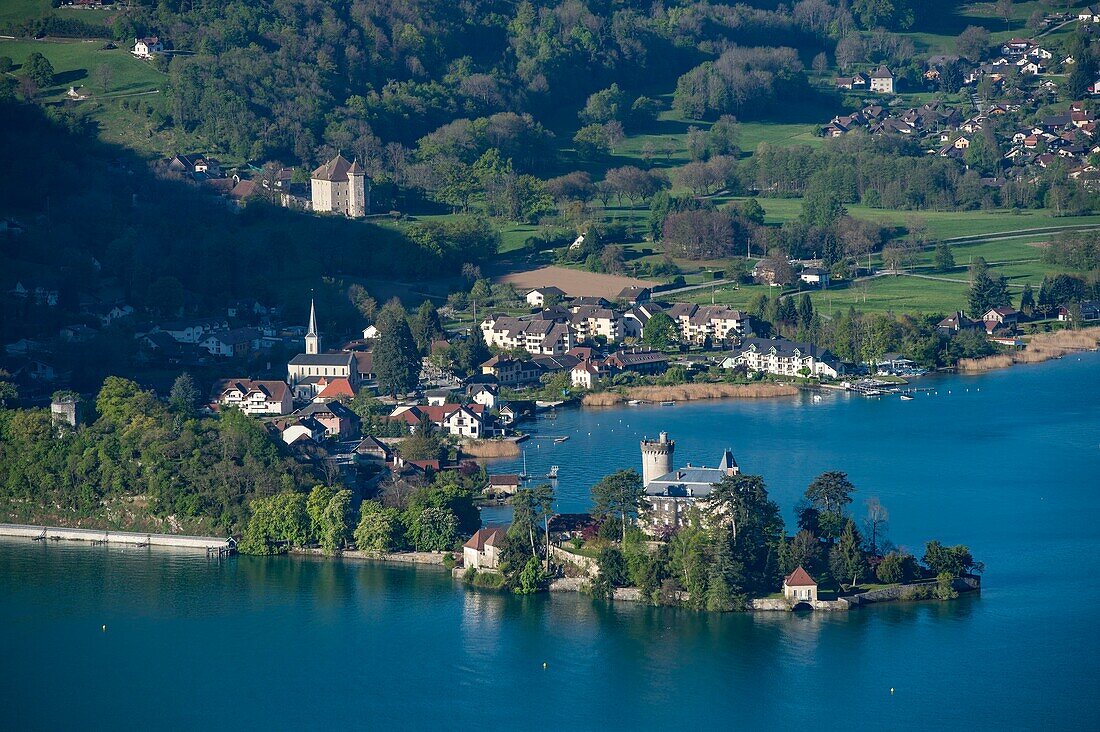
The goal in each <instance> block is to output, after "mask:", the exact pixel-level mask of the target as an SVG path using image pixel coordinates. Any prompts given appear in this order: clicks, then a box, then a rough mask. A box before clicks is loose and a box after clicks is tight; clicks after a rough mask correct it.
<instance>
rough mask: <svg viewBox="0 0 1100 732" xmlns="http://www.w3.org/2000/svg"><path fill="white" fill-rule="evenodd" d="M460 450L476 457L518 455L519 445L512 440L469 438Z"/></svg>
mask: <svg viewBox="0 0 1100 732" xmlns="http://www.w3.org/2000/svg"><path fill="white" fill-rule="evenodd" d="M461 449H462V452H463V453H464V454H466V455H469V456H471V457H476V458H498V457H518V456H519V445H518V444H517V443H515V442H513V441H512V440H471V441H470V442H465V443H463V444H462V446H461Z"/></svg>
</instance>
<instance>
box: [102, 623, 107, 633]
mask: <svg viewBox="0 0 1100 732" xmlns="http://www.w3.org/2000/svg"><path fill="white" fill-rule="evenodd" d="M103 632H104V633H106V632H107V626H106V625H104V626H103Z"/></svg>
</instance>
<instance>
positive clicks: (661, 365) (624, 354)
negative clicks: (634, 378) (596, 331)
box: [603, 348, 668, 376]
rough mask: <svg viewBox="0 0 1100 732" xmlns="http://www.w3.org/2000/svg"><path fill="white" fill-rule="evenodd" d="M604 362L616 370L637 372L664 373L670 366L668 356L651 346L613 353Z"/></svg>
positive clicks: (646, 373) (647, 373)
mask: <svg viewBox="0 0 1100 732" xmlns="http://www.w3.org/2000/svg"><path fill="white" fill-rule="evenodd" d="M603 362H604V364H605V365H606V366H607V367H608V368H609V369H613V370H616V371H633V372H634V373H637V374H642V375H644V376H646V375H655V374H663V373H664V372H665V370H666V369H667V368H668V356H666V355H665V354H663V353H661V352H660V351H654V350H652V349H650V348H627V349H623V350H620V351H616V352H615V353H612V354H611V355H610V356H608V357H607V358H605V359H604V361H603Z"/></svg>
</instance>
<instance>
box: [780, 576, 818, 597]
mask: <svg viewBox="0 0 1100 732" xmlns="http://www.w3.org/2000/svg"><path fill="white" fill-rule="evenodd" d="M783 597H785V598H786V599H788V600H790V601H791V602H793V603H799V602H807V603H815V602H817V582H814V579H813V577H811V576H810V575H809V573H808V572H806V570H804V569H803V568H802V567H797V568H795V570H794V571H793V572H791V573H790V574H789V575H787V577H786V578H785V579H784V580H783Z"/></svg>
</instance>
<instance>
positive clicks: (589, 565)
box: [550, 544, 600, 577]
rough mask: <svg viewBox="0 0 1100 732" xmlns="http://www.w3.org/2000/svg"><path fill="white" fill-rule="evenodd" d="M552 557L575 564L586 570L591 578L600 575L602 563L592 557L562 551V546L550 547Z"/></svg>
mask: <svg viewBox="0 0 1100 732" xmlns="http://www.w3.org/2000/svg"><path fill="white" fill-rule="evenodd" d="M550 556H552V557H554V558H555V559H557V560H560V561H562V562H569V563H570V564H575V565H577V566H578V567H580V568H581V569H582V570H584V573H585V574H587V575H588V576H589V577H595V576H596V575H598V574H599V573H600V563H599V562H597V561H596V560H595V559H593V558H592V557H586V556H584V555H583V554H574V553H573V552H571V551H567V550H565V549H562V548H561V547H560V546H554V545H553V544H551V545H550Z"/></svg>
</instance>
